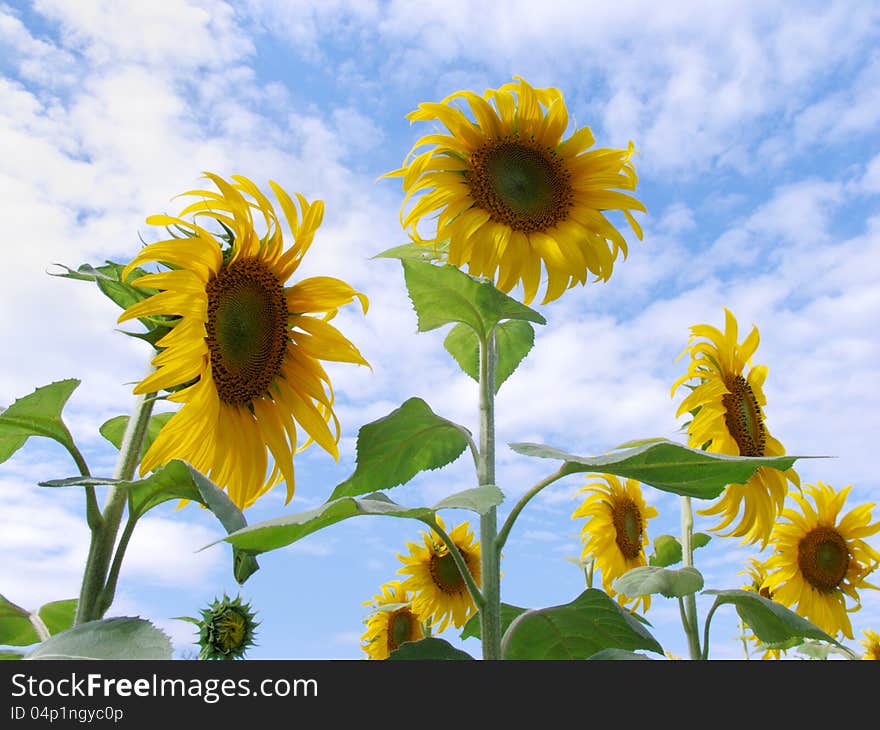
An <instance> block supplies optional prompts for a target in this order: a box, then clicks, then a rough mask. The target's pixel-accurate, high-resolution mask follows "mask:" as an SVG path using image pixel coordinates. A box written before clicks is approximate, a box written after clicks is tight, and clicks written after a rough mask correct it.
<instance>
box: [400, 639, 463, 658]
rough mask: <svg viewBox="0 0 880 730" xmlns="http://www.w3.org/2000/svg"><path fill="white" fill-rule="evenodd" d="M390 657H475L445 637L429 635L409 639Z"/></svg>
mask: <svg viewBox="0 0 880 730" xmlns="http://www.w3.org/2000/svg"><path fill="white" fill-rule="evenodd" d="M388 658H389V659H397V660H401V659H473V657H472V656H471V655H470V654H468V653H467V652H466V651H462V650H461V649H456V648H455V647H454V646H453V645H452V644H450V643H449V642H448V641H446V640H445V639H438V638H436V637H434V636H429V637H427V638H425V639H419V640H418V641H407V642H404V643H403V644H401V645H400V646H399V647H398V648H397V649H395V650H394V651H392V652H391V653H390V654H389V655H388Z"/></svg>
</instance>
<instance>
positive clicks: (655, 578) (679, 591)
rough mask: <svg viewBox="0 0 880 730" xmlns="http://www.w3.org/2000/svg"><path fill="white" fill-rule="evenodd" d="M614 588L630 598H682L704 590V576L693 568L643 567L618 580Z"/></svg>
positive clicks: (633, 569) (632, 570) (625, 574)
mask: <svg viewBox="0 0 880 730" xmlns="http://www.w3.org/2000/svg"><path fill="white" fill-rule="evenodd" d="M613 588H614V590H615V591H617V592H618V593H620V594H622V595H624V596H628V597H629V598H638V597H640V596H650V595H653V594H655V593H659V594H660V595H661V596H663V597H665V598H682V597H684V596H690V595H693V594H694V593H698V592H699V591H701V590H702V589H703V575H702V573H700V571H699V570H697V569H696V568H694V567H693V566H685V567H683V568H677V569H674V570H671V569H669V568H661V567H659V566H656V565H642V566H639V567H637V568H632V569H631V570H628V571H627V572H626V573H624V574H623V575H621V576H620V577H619V578H616V579H615V581H614V584H613Z"/></svg>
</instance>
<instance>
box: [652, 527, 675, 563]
mask: <svg viewBox="0 0 880 730" xmlns="http://www.w3.org/2000/svg"><path fill="white" fill-rule="evenodd" d="M678 562H681V543H680V542H679V541H678V538H677V537H674V536H672V535H658V536H657V537H655V538H654V553H653V554H652V555H651V556H650V557H649V558H648V564H649V565H656V566H658V567H661V568H665V567H667V566H669V565H675V564H676V563H678Z"/></svg>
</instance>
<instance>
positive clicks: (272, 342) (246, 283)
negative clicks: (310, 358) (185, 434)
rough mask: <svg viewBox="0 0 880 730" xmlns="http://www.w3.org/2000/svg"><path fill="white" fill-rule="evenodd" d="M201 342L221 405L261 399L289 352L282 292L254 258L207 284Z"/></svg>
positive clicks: (225, 270) (226, 269)
mask: <svg viewBox="0 0 880 730" xmlns="http://www.w3.org/2000/svg"><path fill="white" fill-rule="evenodd" d="M206 291H207V294H208V322H207V324H206V327H205V329H206V331H207V337H206V338H205V340H206V342H207V344H208V349H209V351H210V353H211V372H212V375H213V378H214V383H215V384H216V387H217V395H218V396H219V398H220V400H221V401H223V402H224V403H226V404H228V405H244V404H246V403H250V402H251V401H252V400H254V399H255V398H259V397H260V396H262V395H264V394H265V393H266V391H267V390H268V388H269V384H270V383H271V382H272V381H273V380H274V379H275V377H276V376H277V375H278V374H279V373H280V372H281V363H282V361H283V360H284V351H285V348H286V347H287V338H288V335H287V331H288V330H287V316H288V314H287V302H286V300H285V298H284V287H283V286H282V285H281V283H280V282H279V281H278V278H277V277H276V276H275V274H273V273H272V272H271V271H270V270H269V269H268V267H267V266H266V265H265V264H264V263H263V262H262V261H261V260H260V259H256V258H250V259H239V260H237V261H234V262H233V263H231V264H229V265H228V266H224V267H222V268H221V269H220V271H219V272H218V273H217V275H216V276H215V277H214V278H213V279H212V280H211V281H209V282H208V285H207V287H206Z"/></svg>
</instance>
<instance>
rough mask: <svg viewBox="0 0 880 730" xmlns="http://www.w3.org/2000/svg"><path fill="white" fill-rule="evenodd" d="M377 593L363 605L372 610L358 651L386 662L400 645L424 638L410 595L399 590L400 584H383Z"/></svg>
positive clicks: (392, 582) (397, 582)
mask: <svg viewBox="0 0 880 730" xmlns="http://www.w3.org/2000/svg"><path fill="white" fill-rule="evenodd" d="M380 591H381V592H380V593H379V594H378V595H376V596H373V600H372V601H366V602H365V603H364V605H365V606H371V607H372V608H373V609H374V610H373V611H372V613H370V615H369V616H368V617H367V619H366V624H367V630H366V631H365V632H364V635H363V636H362V637H361V641H362V642H363V644H362V645H361V648H362V649H363V650H364V651H365V652H366V653H367V657H368V658H369V659H387V658H388V655H389V654H391V652H392V651H394V650H395V649H397V648H398V647H399V646H400V645H401V644H403V643H405V642H407V641H418V640H419V639H423V638H424V637H425V632H424V629H423V628H422V622H421V621H420V620H419V618H418V616H416V614H415V612H414V611H413V610H412V606H411V605H410V601H409V592H408V591H406V590H404V589H402V588H401V586H400V581H399V580H393V581H391V582H389V583H386V584H385V585H383V586H382V587H381V589H380Z"/></svg>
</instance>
